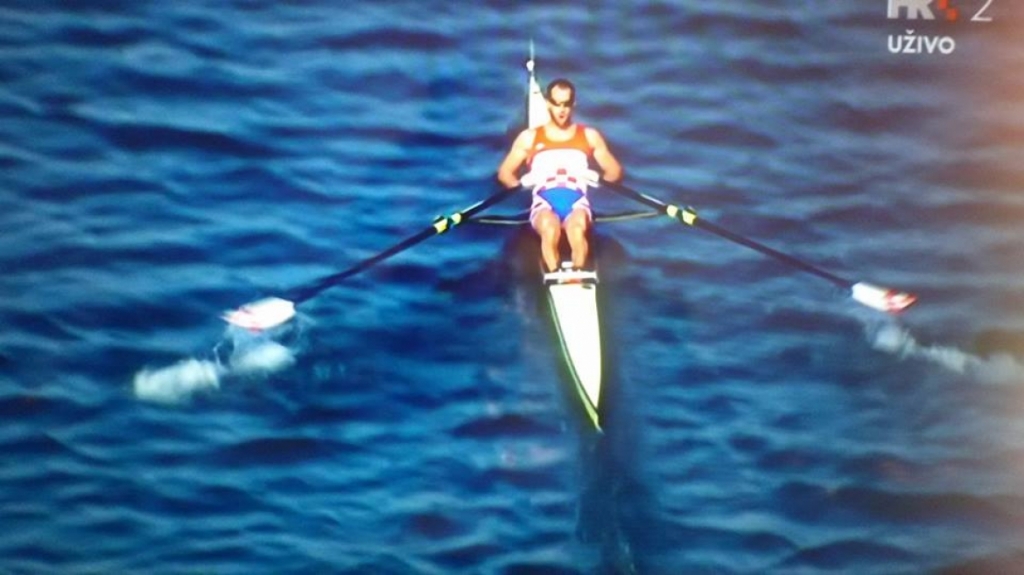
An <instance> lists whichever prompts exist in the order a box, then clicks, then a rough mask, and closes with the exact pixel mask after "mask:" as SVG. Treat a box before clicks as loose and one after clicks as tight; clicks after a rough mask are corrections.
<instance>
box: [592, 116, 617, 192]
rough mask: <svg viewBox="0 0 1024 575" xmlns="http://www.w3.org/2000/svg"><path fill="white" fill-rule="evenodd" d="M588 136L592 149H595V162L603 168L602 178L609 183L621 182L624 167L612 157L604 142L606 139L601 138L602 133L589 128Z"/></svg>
mask: <svg viewBox="0 0 1024 575" xmlns="http://www.w3.org/2000/svg"><path fill="white" fill-rule="evenodd" d="M586 136H587V141H588V142H590V145H591V147H592V148H593V149H594V161H596V162H597V165H598V166H600V167H601V172H602V176H601V177H603V178H604V179H605V180H607V181H609V182H617V181H619V180H621V179H622V165H621V164H619V161H618V160H616V159H615V156H613V155H612V151H611V150H609V149H608V144H607V143H606V142H605V141H604V137H603V136H601V132H598V131H597V130H595V129H593V128H587V131H586Z"/></svg>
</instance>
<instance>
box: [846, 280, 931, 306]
mask: <svg viewBox="0 0 1024 575" xmlns="http://www.w3.org/2000/svg"><path fill="white" fill-rule="evenodd" d="M851 292H852V293H851V296H852V297H853V299H855V300H856V301H857V302H859V303H861V304H863V305H866V306H867V307H869V308H872V309H877V310H879V311H884V312H888V313H900V312H902V311H904V310H906V309H907V308H908V307H910V306H912V305H914V302H916V301H917V296H916V295H914V294H912V293H908V292H904V291H898V290H894V289H890V288H886V287H881V286H876V285H873V284H869V283H865V282H859V283H856V284H853V288H852V290H851Z"/></svg>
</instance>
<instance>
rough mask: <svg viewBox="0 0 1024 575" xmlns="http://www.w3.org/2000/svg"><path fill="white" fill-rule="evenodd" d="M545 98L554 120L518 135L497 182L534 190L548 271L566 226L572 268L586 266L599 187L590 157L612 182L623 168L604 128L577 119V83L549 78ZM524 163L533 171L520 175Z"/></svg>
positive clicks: (535, 219)
mask: <svg viewBox="0 0 1024 575" xmlns="http://www.w3.org/2000/svg"><path fill="white" fill-rule="evenodd" d="M545 97H546V99H547V107H548V114H549V115H550V116H551V119H550V120H549V121H548V122H547V123H546V124H544V125H543V126H539V127H537V128H532V129H527V130H524V131H523V132H522V133H520V134H519V136H518V137H516V140H515V142H513V143H512V149H511V150H509V152H508V155H507V156H505V160H504V161H502V163H501V166H500V167H499V168H498V181H500V182H501V183H502V184H503V185H505V186H507V187H509V188H518V187H519V186H521V185H522V186H526V187H530V188H532V189H533V203H532V205H531V206H530V224H531V225H532V226H533V229H534V230H536V232H537V234H538V235H539V236H540V247H541V258H542V259H543V261H544V265H545V267H546V268H547V271H549V272H553V271H556V270H558V268H559V263H560V262H559V259H560V257H559V256H560V254H559V242H561V239H562V233H563V230H564V232H565V236H566V239H567V240H568V241H569V247H570V248H571V250H572V265H573V267H574V268H576V269H583V268H584V267H585V266H586V265H587V258H588V256H589V249H590V246H589V245H588V242H587V237H588V234H589V232H590V227H591V223H592V221H593V214H592V213H591V211H590V202H589V201H588V199H587V187H588V185H590V186H593V185H595V184H596V183H597V177H598V176H597V173H596V172H594V171H593V170H592V169H591V160H593V161H594V162H595V163H596V164H597V167H599V168H600V169H601V172H602V176H603V177H604V179H605V180H608V181H609V182H617V181H619V180H620V179H622V166H621V165H620V164H619V161H618V160H616V159H615V156H613V155H612V153H611V151H610V150H609V149H608V144H607V143H605V141H604V138H603V137H602V136H601V133H600V132H598V131H597V130H595V129H594V128H591V127H589V126H584V125H583V124H577V123H574V122H573V120H572V111H573V108H574V107H575V104H576V87H575V86H573V84H572V82H570V81H568V80H566V79H562V78H560V79H558V80H555V81H553V82H551V83H550V84H548V87H547V90H545ZM523 164H526V166H527V167H529V172H528V173H527V174H524V175H523V177H522V179H520V177H519V176H518V173H519V169H520V168H521V167H522V166H523Z"/></svg>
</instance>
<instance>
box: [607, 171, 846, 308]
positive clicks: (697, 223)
mask: <svg viewBox="0 0 1024 575" xmlns="http://www.w3.org/2000/svg"><path fill="white" fill-rule="evenodd" d="M602 185H604V186H607V187H608V188H610V189H612V190H613V191H615V192H618V193H619V194H622V195H623V196H626V197H627V198H630V199H633V200H635V201H638V202H640V203H642V204H646V205H648V206H651V207H652V208H655V209H657V210H659V211H661V212H662V213H664V214H665V215H666V216H669V217H670V218H672V219H674V220H678V221H679V222H681V223H683V224H686V225H689V226H693V227H697V228H701V229H703V230H706V231H708V232H711V233H713V234H715V235H717V236H720V237H723V238H725V239H727V240H729V241H731V242H734V243H737V244H740V245H742V246H746V247H748V248H750V249H752V250H755V251H758V252H761V253H762V254H765V255H767V256H770V257H773V258H775V259H777V260H780V261H782V262H785V263H787V264H789V265H791V266H793V267H795V268H798V269H800V270H803V271H805V272H808V273H810V274H813V275H816V276H818V277H820V278H822V279H825V280H828V281H830V282H832V283H833V284H835V285H837V286H839V287H842V288H846V289H849V288H851V287H853V285H854V283H855V282H852V281H850V280H847V279H845V278H841V277H839V276H837V275H835V274H833V273H830V272H827V271H825V270H823V269H821V268H819V267H817V266H814V265H812V264H809V263H807V262H805V261H803V260H801V259H798V258H795V257H793V256H791V255H789V254H785V253H782V252H780V251H778V250H776V249H775V248H771V247H768V246H766V245H764V244H762V243H760V242H758V241H755V240H752V239H750V238H747V237H744V236H741V235H739V234H737V233H735V232H732V231H729V230H727V229H725V228H723V227H722V226H719V225H718V224H715V223H712V222H709V221H707V220H705V219H703V218H700V217H698V216H697V213H696V212H695V211H693V209H691V208H680V207H679V206H674V205H671V204H666V203H665V202H662V201H661V200H658V199H655V198H652V197H651V196H648V195H646V194H642V193H640V192H638V191H636V190H633V189H630V188H628V187H626V186H624V185H622V184H618V183H613V182H602Z"/></svg>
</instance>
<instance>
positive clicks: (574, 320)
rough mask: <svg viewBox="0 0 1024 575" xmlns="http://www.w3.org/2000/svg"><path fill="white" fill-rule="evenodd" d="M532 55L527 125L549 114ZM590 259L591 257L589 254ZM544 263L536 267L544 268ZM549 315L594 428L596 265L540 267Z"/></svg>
mask: <svg viewBox="0 0 1024 575" xmlns="http://www.w3.org/2000/svg"><path fill="white" fill-rule="evenodd" d="M535 66H536V60H535V59H534V55H533V50H532V46H531V50H530V59H529V60H527V62H526V70H527V73H528V80H527V99H526V116H527V124H528V126H529V127H530V128H537V127H539V126H543V125H544V124H546V123H547V122H548V121H549V120H550V115H549V114H548V109H547V100H546V98H545V97H544V93H543V92H542V91H541V88H540V84H539V83H538V82H537V73H536V69H535ZM591 260H592V261H593V260H594V258H593V257H592V258H591ZM543 269H544V268H543V264H541V270H542V271H543ZM540 277H541V280H542V282H543V284H544V285H543V289H544V291H545V292H546V294H547V301H548V308H549V309H550V311H551V320H552V322H553V323H554V326H555V331H556V333H557V334H558V341H559V344H560V345H561V349H562V355H563V356H564V359H565V364H566V367H567V368H568V371H569V374H570V375H571V376H572V380H573V384H574V386H575V388H576V392H577V394H578V395H579V397H580V400H581V402H582V403H583V408H584V410H585V411H586V413H587V416H588V417H589V418H590V421H591V422H592V423H593V424H594V427H595V428H597V429H598V430H600V429H601V420H600V405H601V383H602V377H603V375H602V371H601V323H600V321H599V317H598V308H597V283H598V279H597V269H596V266H594V265H593V264H592V265H591V268H590V269H584V270H573V269H572V262H569V261H563V262H562V269H559V270H558V271H556V272H553V273H546V274H544V273H542V274H541V276H540Z"/></svg>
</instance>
